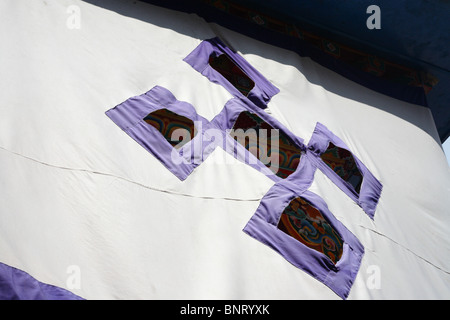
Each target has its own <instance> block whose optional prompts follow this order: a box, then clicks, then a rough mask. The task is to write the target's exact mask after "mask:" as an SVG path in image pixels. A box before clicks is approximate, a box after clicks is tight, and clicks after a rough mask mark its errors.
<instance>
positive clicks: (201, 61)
mask: <svg viewBox="0 0 450 320" xmlns="http://www.w3.org/2000/svg"><path fill="white" fill-rule="evenodd" d="M213 53H214V54H216V56H218V55H220V54H223V53H225V54H227V55H228V56H229V57H230V59H232V60H233V61H234V62H235V63H236V64H237V65H238V66H239V67H240V68H241V69H242V70H243V71H244V72H245V73H246V74H247V76H249V77H250V78H251V79H252V80H253V81H254V82H255V86H254V88H253V89H252V90H251V91H250V93H249V95H248V97H245V96H244V95H243V94H242V93H241V92H239V90H237V89H236V88H235V87H234V86H233V85H232V84H231V83H230V82H229V81H228V80H227V79H225V78H224V77H223V76H222V75H221V74H220V73H218V72H217V71H216V70H214V69H213V68H212V67H211V66H210V65H209V56H210V55H211V54H213ZM183 61H185V62H187V63H188V64H189V65H191V66H192V67H193V68H194V69H195V70H197V71H198V72H200V73H201V74H202V75H204V76H205V77H207V78H208V79H209V80H210V81H211V82H214V83H217V84H220V85H222V86H223V87H225V88H226V89H227V90H228V92H230V93H231V94H232V95H233V96H234V97H236V98H241V99H246V98H248V99H250V100H251V101H252V102H253V103H254V104H256V105H257V106H258V107H260V108H262V109H264V108H266V107H267V103H268V102H269V101H270V99H271V98H272V97H273V96H274V95H276V94H277V93H279V92H280V90H279V89H278V88H277V87H275V86H274V85H273V84H272V83H270V82H269V81H268V80H267V79H266V78H265V77H264V76H263V75H262V74H261V73H259V72H258V71H257V70H256V69H255V68H253V67H252V66H251V65H250V64H249V63H248V62H247V61H246V60H245V59H244V58H243V57H242V56H240V55H239V54H237V53H235V52H233V51H232V50H230V49H229V48H228V47H227V46H226V45H225V44H224V43H223V42H222V41H221V40H220V39H219V38H217V37H216V38H212V39H207V40H204V41H202V42H201V43H200V44H199V45H198V46H197V47H196V48H195V49H194V50H193V51H192V52H191V53H190V54H189V55H188V56H187V57H186V58H184V59H183Z"/></svg>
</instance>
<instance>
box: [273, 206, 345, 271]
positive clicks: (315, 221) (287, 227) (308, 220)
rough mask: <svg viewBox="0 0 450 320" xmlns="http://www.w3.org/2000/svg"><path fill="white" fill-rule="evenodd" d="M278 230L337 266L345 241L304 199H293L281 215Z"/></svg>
mask: <svg viewBox="0 0 450 320" xmlns="http://www.w3.org/2000/svg"><path fill="white" fill-rule="evenodd" d="M278 229H280V230H281V231H283V232H285V233H286V234H288V235H290V236H291V237H293V238H295V239H297V240H298V241H300V242H301V243H303V244H304V245H306V246H308V247H309V248H311V249H314V250H316V251H318V252H321V253H323V254H324V255H326V256H327V257H328V258H330V259H331V261H333V263H334V264H336V263H337V262H338V261H339V259H340V258H341V256H342V252H343V241H342V238H341V237H340V236H339V234H338V233H337V232H336V230H334V228H333V227H332V226H331V225H330V224H329V222H328V221H327V220H326V219H325V218H324V216H323V215H322V213H321V212H320V211H319V210H318V209H316V208H315V207H314V206H313V205H312V204H311V203H310V202H308V201H307V200H305V199H304V198H302V197H297V198H295V199H293V200H292V201H291V202H290V203H289V205H288V206H287V207H286V208H285V209H284V211H283V213H282V214H281V217H280V221H279V222H278Z"/></svg>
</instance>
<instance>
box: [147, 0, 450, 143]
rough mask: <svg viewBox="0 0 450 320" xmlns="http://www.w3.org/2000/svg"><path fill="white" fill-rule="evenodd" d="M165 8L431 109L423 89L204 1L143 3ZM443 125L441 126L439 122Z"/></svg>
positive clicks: (448, 130)
mask: <svg viewBox="0 0 450 320" xmlns="http://www.w3.org/2000/svg"><path fill="white" fill-rule="evenodd" d="M140 1H143V2H147V3H150V4H153V5H157V6H161V7H164V8H168V9H172V10H177V11H181V12H186V13H193V14H197V15H198V16H200V17H202V18H203V19H205V21H207V22H214V23H217V24H219V25H221V26H223V27H226V28H228V29H230V30H233V31H236V32H238V33H241V34H244V35H246V36H249V37H251V38H254V39H256V40H259V41H261V42H265V43H268V44H271V45H274V46H277V47H281V48H284V49H287V50H291V51H294V52H296V53H297V54H299V55H300V56H302V57H309V58H311V59H312V60H313V61H315V62H317V63H319V64H320V65H322V66H324V67H326V68H328V69H330V70H332V71H334V72H336V73H338V74H340V75H342V76H344V77H346V78H347V79H349V80H352V81H354V82H356V83H358V84H360V85H362V86H364V87H367V88H369V89H371V90H374V91H376V92H379V93H381V94H384V95H387V96H390V97H392V98H396V99H399V100H402V101H405V102H408V103H412V104H416V105H422V106H425V107H430V106H429V105H428V102H427V96H426V93H425V91H424V90H423V88H420V87H413V86H408V85H406V84H399V83H395V82H391V81H387V80H384V79H380V78H379V77H377V76H375V75H372V74H369V73H367V72H364V71H362V70H358V69H355V68H353V67H352V66H350V65H348V64H346V63H344V62H341V61H339V60H337V59H335V58H333V57H332V56H330V55H328V54H326V53H324V52H323V51H321V50H319V49H317V48H315V47H314V46H311V45H310V44H309V43H307V42H305V41H303V40H301V39H296V38H293V37H289V36H286V35H283V34H280V33H278V32H274V31H271V30H268V29H263V28H260V27H259V26H258V25H256V24H253V23H248V22H247V21H244V20H242V19H239V18H237V17H234V16H231V15H229V14H227V13H225V12H221V11H219V10H216V9H215V8H214V7H211V6H209V5H206V4H204V3H203V2H202V1H200V0H140ZM434 120H435V124H436V128H437V130H438V135H439V138H440V140H441V142H444V141H445V140H446V139H447V138H448V137H449V136H450V121H449V123H448V124H447V125H446V124H445V119H436V116H434ZM436 120H438V121H440V122H439V125H438V123H437V121H436Z"/></svg>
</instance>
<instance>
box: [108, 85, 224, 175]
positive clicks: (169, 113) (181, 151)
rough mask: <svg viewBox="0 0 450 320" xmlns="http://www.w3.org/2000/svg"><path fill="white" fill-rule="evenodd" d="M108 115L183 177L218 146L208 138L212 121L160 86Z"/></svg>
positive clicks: (114, 109) (125, 103) (166, 165)
mask: <svg viewBox="0 0 450 320" xmlns="http://www.w3.org/2000/svg"><path fill="white" fill-rule="evenodd" d="M106 115H107V116H108V117H109V118H110V119H111V120H112V121H114V123H116V124H117V125H118V126H119V127H120V128H121V129H122V130H123V131H125V132H126V133H127V134H128V135H129V136H130V137H132V138H133V139H134V140H135V141H136V142H138V143H139V144H140V145H141V146H142V147H144V148H145V149H146V150H147V151H148V152H150V153H151V154H152V155H154V156H155V157H156V158H157V159H158V160H159V161H160V162H161V163H162V164H163V165H164V166H165V167H166V168H167V169H168V170H170V171H171V172H172V173H173V174H174V175H176V176H177V177H178V178H179V179H180V180H184V179H186V178H187V177H188V176H189V174H190V173H191V172H192V171H193V170H194V169H195V168H196V167H197V166H198V165H199V164H200V163H202V162H203V161H204V160H205V159H206V158H207V157H208V155H209V154H210V153H211V152H212V151H213V150H214V149H215V144H214V143H211V141H209V140H208V139H204V133H205V131H207V130H208V129H209V128H210V126H211V124H210V122H209V121H208V120H206V119H205V118H203V117H201V116H200V115H198V114H197V112H196V111H195V109H194V107H193V106H192V105H191V104H189V103H187V102H183V101H178V100H177V99H176V98H175V96H174V95H173V94H172V93H171V92H170V91H169V90H167V89H165V88H163V87H160V86H155V87H153V88H152V89H151V90H150V91H148V92H146V93H145V94H142V95H140V96H136V97H132V98H130V99H128V100H126V101H125V102H123V103H121V104H119V105H118V106H116V107H114V108H112V109H110V110H108V111H107V112H106Z"/></svg>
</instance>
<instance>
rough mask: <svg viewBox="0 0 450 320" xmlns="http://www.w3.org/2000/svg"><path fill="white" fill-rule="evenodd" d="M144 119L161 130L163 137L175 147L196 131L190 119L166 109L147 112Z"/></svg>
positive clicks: (177, 147)
mask: <svg viewBox="0 0 450 320" xmlns="http://www.w3.org/2000/svg"><path fill="white" fill-rule="evenodd" d="M144 121H145V122H146V123H148V124H149V125H151V126H153V127H155V128H156V130H158V131H159V132H161V134H162V135H163V136H164V138H165V139H166V140H167V141H168V142H169V143H170V144H171V145H172V147H174V148H176V149H179V148H181V147H182V146H183V145H185V144H186V143H187V142H189V141H190V140H192V138H193V137H194V136H195V135H196V133H197V132H196V130H195V126H194V122H193V121H192V120H191V119H188V118H186V117H184V116H181V115H179V114H176V113H174V112H172V111H170V110H167V109H159V110H156V111H153V112H151V113H149V114H148V115H147V116H146V117H145V118H144ZM180 138H181V139H180Z"/></svg>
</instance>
